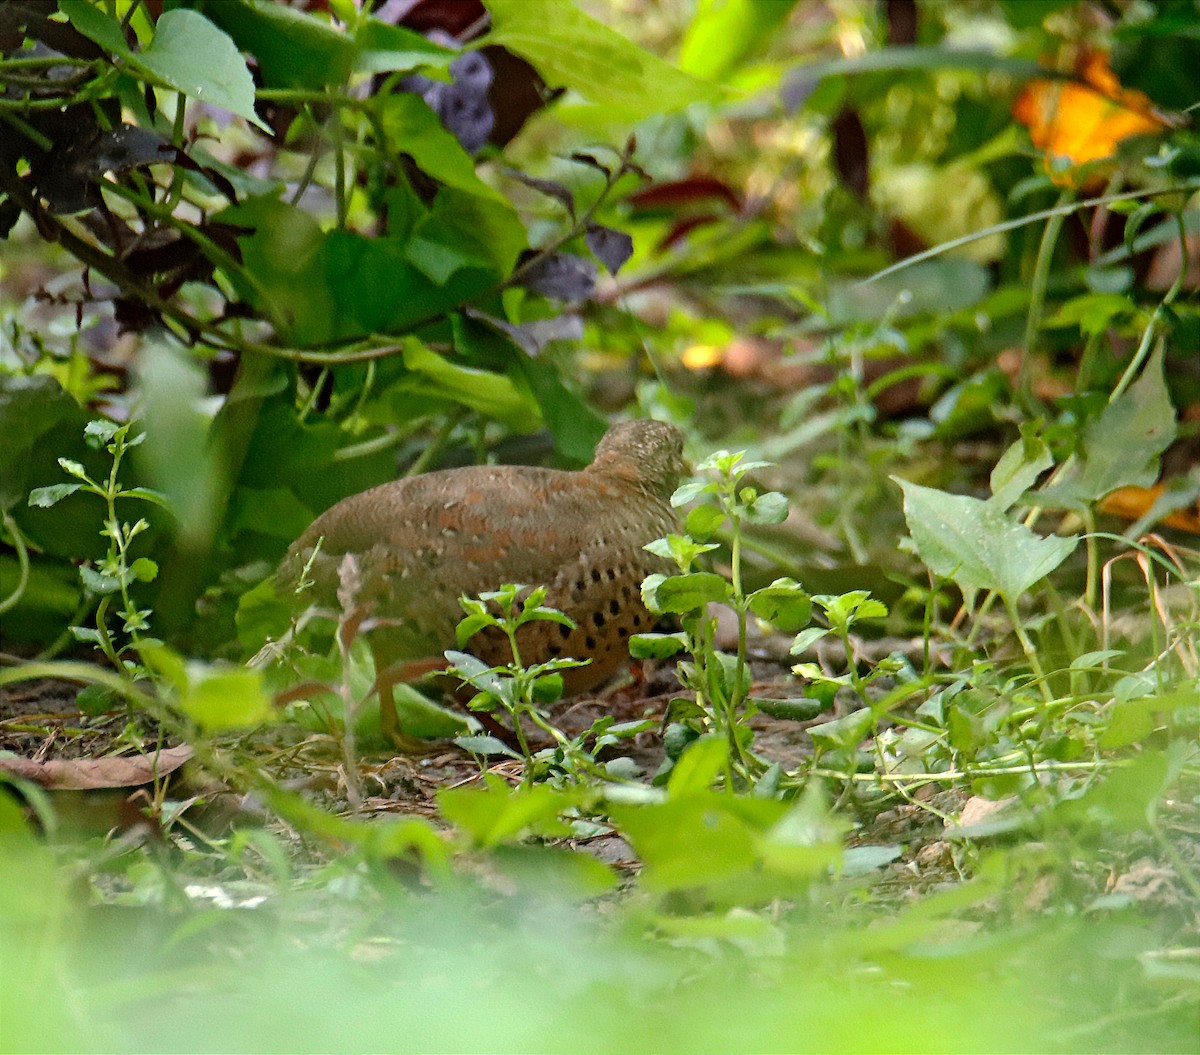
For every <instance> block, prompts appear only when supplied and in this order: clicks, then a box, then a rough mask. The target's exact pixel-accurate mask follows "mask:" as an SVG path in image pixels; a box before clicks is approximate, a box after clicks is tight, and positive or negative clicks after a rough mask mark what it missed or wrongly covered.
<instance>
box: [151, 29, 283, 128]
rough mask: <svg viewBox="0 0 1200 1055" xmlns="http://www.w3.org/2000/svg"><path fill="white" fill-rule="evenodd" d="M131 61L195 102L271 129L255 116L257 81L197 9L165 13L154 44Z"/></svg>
mask: <svg viewBox="0 0 1200 1055" xmlns="http://www.w3.org/2000/svg"><path fill="white" fill-rule="evenodd" d="M129 61H130V63H131V64H132V65H134V66H137V67H139V68H141V69H143V70H146V71H147V72H149V73H151V74H153V75H154V76H155V77H157V78H158V79H159V80H161V81H163V82H164V83H166V84H169V85H170V86H171V87H172V88H175V89H177V90H178V91H181V92H183V93H184V94H185V95H189V96H191V97H192V98H193V99H197V100H200V101H202V102H206V103H212V104H213V105H215V106H220V107H222V108H223V109H225V110H228V111H229V112H230V113H233V114H236V115H237V116H238V117H243V118H245V119H246V120H247V121H249V122H250V123H251V124H255V125H258V126H259V128H261V129H263V130H264V131H267V132H269V131H270V126H268V125H267V124H265V123H264V122H263V121H262V119H261V118H259V116H258V115H257V114H256V113H255V112H254V79H253V78H252V77H251V76H250V71H249V70H248V69H247V68H246V62H245V60H244V59H243V58H242V56H241V54H240V53H239V52H238V48H237V45H236V44H234V42H233V41H232V40H231V39H230V38H229V35H228V34H227V33H224V32H222V31H221V30H220V29H218V28H217V27H216V26H214V25H213V24H212V23H211V22H210V21H209V20H208V19H207V18H205V17H204V16H203V15H201V14H198V13H197V12H195V11H187V10H183V9H178V10H173V11H166V12H164V13H163V14H162V16H161V17H160V18H159V20H158V22H157V23H156V24H155V27H154V39H153V40H151V41H150V46H149V47H147V48H145V49H143V50H142V51H140V52H138V53H136V54H135V55H131V56H129Z"/></svg>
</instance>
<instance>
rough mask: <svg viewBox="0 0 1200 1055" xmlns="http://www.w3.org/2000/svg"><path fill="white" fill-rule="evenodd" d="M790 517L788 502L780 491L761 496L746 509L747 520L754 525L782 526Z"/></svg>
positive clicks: (768, 492)
mask: <svg viewBox="0 0 1200 1055" xmlns="http://www.w3.org/2000/svg"><path fill="white" fill-rule="evenodd" d="M787 515H788V500H787V498H786V496H784V495H783V494H781V493H780V492H778V491H767V492H765V493H764V494H761V495H759V496H758V497H757V498H755V499H754V501H753V502H751V503H750V505H749V507H748V508H747V509H746V519H747V520H749V521H750V523H752V524H782V523H783V522H784V521H785V520H786V519H787Z"/></svg>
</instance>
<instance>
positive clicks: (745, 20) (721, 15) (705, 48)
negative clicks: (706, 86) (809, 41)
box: [679, 0, 795, 81]
mask: <svg viewBox="0 0 1200 1055" xmlns="http://www.w3.org/2000/svg"><path fill="white" fill-rule="evenodd" d="M794 6H795V0H700V3H698V4H697V5H696V13H695V14H694V15H693V16H692V20H691V23H690V24H689V26H688V31H687V34H686V35H685V36H684V38H683V44H682V46H681V48H680V52H679V66H680V68H681V69H684V70H686V71H687V72H688V73H692V74H695V75H696V76H697V77H705V78H709V79H711V80H715V81H720V80H723V79H724V78H725V76H726V75H727V74H730V73H733V72H735V71H736V69H737V66H738V64H739V62H741V60H742V59H743V58H745V56H746V55H747V54H749V53H751V52H752V51H754V50H755V49H756V48H757V47H758V46H760V45H761V44H762V43H763V42H764V41H765V40H766V39H767V38H769V36H770V35H771V34H772V33H773V32H775V31H776V30H778V29H779V27H780V26H781V25H782V24H783V23H784V22H785V21H786V20H787V17H788V15H789V14H790V13H791V10H792V8H793V7H794Z"/></svg>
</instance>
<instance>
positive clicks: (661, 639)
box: [629, 632, 687, 659]
mask: <svg viewBox="0 0 1200 1055" xmlns="http://www.w3.org/2000/svg"><path fill="white" fill-rule="evenodd" d="M685 648H687V635H686V634H684V633H682V632H680V633H677V634H634V635H633V637H631V638H630V639H629V654H630V655H631V656H633V658H634V659H670V658H671V657H672V656H675V655H678V654H679V653H680V652H682V651H683V650H684V649H685Z"/></svg>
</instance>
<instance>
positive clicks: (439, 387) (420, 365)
mask: <svg viewBox="0 0 1200 1055" xmlns="http://www.w3.org/2000/svg"><path fill="white" fill-rule="evenodd" d="M403 357H404V365H405V366H406V367H407V368H408V369H409V371H410V372H411V375H412V376H410V377H408V378H404V379H402V380H401V381H399V382H398V383H397V385H396V387H397V388H398V389H401V390H403V391H406V392H417V393H420V394H423V395H428V396H432V397H437V398H442V399H450V400H453V401H454V402H455V403H460V404H462V405H463V406H465V407H470V408H471V409H472V410H475V411H477V412H479V413H480V414H484V415H486V416H487V417H490V418H494V419H495V420H497V421H501V422H503V423H504V424H506V425H508V426H509V427H510V428H513V429H515V430H517V431H518V432H529V431H531V430H532V429H535V428H537V426H538V425H539V424H540V421H541V415H540V413H539V411H538V407H537V404H536V403H535V402H534V401H533V399H532V398H531V397H530V396H529V395H528V394H527V393H525V392H521V391H518V389H517V388H516V386H515V385H514V384H513V383H512V381H511V380H509V379H508V378H507V377H504V376H502V375H500V374H494V373H492V372H491V371H490V370H477V369H475V368H474V367H471V366H463V365H462V364H461V363H453V362H451V361H450V360H449V359H446V358H444V357H443V356H440V355H438V354H437V352H435V351H433V350H432V349H430V348H429V347H428V346H427V345H425V344H424V343H423V342H422V341H420V340H418V339H417V338H416V337H406V338H404V347H403Z"/></svg>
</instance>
